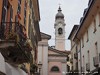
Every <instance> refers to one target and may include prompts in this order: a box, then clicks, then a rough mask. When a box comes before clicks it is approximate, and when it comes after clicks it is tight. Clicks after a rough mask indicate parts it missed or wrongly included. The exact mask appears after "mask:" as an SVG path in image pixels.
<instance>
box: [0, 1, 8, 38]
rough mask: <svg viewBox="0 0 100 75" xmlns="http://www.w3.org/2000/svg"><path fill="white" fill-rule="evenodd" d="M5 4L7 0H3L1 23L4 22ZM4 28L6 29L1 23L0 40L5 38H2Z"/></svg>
mask: <svg viewBox="0 0 100 75" xmlns="http://www.w3.org/2000/svg"><path fill="white" fill-rule="evenodd" d="M7 4H8V0H3V5H2V18H1V22H6V15H7ZM5 28H6V24H5V23H1V26H0V38H1V39H3V38H5V36H4V32H5Z"/></svg>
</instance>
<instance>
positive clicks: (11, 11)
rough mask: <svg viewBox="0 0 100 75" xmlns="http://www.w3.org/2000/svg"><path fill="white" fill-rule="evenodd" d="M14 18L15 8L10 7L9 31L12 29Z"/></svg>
mask: <svg viewBox="0 0 100 75" xmlns="http://www.w3.org/2000/svg"><path fill="white" fill-rule="evenodd" d="M12 18H13V8H12V6H11V7H10V25H9V32H11V31H12Z"/></svg>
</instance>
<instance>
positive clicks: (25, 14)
mask: <svg viewBox="0 0 100 75" xmlns="http://www.w3.org/2000/svg"><path fill="white" fill-rule="evenodd" d="M24 6H25V7H24V25H26V7H27V3H26V1H25V4H24Z"/></svg>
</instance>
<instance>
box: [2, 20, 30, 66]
mask: <svg viewBox="0 0 100 75" xmlns="http://www.w3.org/2000/svg"><path fill="white" fill-rule="evenodd" d="M10 25H11V26H10ZM12 25H13V26H14V28H15V29H14V30H12V28H11V27H12ZM5 26H6V27H5ZM23 30H25V29H24V27H23V26H22V25H21V24H19V23H18V22H3V23H1V34H0V39H1V40H0V52H1V53H2V55H3V56H4V58H5V59H6V61H8V62H13V63H16V64H21V63H25V62H29V61H30V54H31V52H30V51H31V50H32V48H31V47H30V44H29V43H28V42H27V37H26V35H25V32H24V31H23Z"/></svg>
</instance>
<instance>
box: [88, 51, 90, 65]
mask: <svg viewBox="0 0 100 75" xmlns="http://www.w3.org/2000/svg"><path fill="white" fill-rule="evenodd" d="M87 54H88V59H87V61H88V63H89V62H90V53H89V50H88V51H87Z"/></svg>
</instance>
